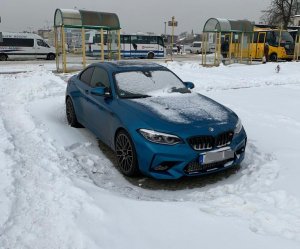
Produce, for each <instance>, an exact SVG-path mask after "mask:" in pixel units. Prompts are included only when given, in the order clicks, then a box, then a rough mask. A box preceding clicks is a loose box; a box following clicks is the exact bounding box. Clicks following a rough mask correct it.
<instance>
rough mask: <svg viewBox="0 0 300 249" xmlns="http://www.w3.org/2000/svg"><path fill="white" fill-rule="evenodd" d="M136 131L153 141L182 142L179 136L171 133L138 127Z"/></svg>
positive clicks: (163, 142) (159, 142) (164, 142)
mask: <svg viewBox="0 0 300 249" xmlns="http://www.w3.org/2000/svg"><path fill="white" fill-rule="evenodd" d="M138 131H139V133H141V134H142V136H143V137H144V138H146V139H147V140H149V141H150V142H153V143H157V144H168V145H174V144H178V143H181V142H182V140H181V139H180V138H179V137H177V136H174V135H171V134H166V133H162V132H158V131H153V130H146V129H139V130H138Z"/></svg>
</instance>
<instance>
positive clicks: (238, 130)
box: [234, 119, 243, 134]
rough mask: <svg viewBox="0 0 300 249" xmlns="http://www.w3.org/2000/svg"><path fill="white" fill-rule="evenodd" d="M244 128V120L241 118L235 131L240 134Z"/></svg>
mask: <svg viewBox="0 0 300 249" xmlns="http://www.w3.org/2000/svg"><path fill="white" fill-rule="evenodd" d="M242 128H243V125H242V121H241V120H240V119H239V120H238V122H237V124H236V126H235V128H234V133H235V134H239V133H240V132H241V130H242Z"/></svg>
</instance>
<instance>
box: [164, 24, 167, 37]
mask: <svg viewBox="0 0 300 249" xmlns="http://www.w3.org/2000/svg"><path fill="white" fill-rule="evenodd" d="M164 23H165V32H164V34H165V36H166V35H167V22H164Z"/></svg>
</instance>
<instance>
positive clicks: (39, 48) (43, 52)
mask: <svg viewBox="0 0 300 249" xmlns="http://www.w3.org/2000/svg"><path fill="white" fill-rule="evenodd" d="M49 49H50V47H49V45H48V44H47V43H45V42H44V41H43V40H42V39H36V47H35V51H36V57H37V58H39V59H46V58H47V55H48V53H49Z"/></svg>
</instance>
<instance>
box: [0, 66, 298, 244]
mask: <svg viewBox="0 0 300 249" xmlns="http://www.w3.org/2000/svg"><path fill="white" fill-rule="evenodd" d="M167 66H168V67H169V68H170V69H172V70H173V71H175V72H176V73H177V74H178V75H179V76H180V77H181V78H182V79H183V80H185V81H192V82H194V83H195V85H196V87H195V90H194V91H196V92H200V93H202V94H205V95H207V96H209V97H211V98H213V99H215V100H217V101H219V102H221V103H222V104H225V105H227V106H228V107H230V108H231V109H233V110H234V111H235V112H236V113H237V114H238V115H239V116H240V117H241V118H242V120H243V124H244V127H245V129H246V131H247V133H248V139H249V142H248V147H247V154H246V158H245V160H244V162H243V163H242V165H241V168H240V169H239V170H238V171H237V172H236V173H235V174H231V175H230V176H229V177H228V178H226V179H222V180H218V181H213V182H211V183H208V184H205V185H203V186H202V187H199V186H198V187H191V188H187V189H182V188H180V187H179V188H178V190H172V191H171V190H169V191H168V190H159V189H156V190H151V189H147V188H143V187H142V185H143V181H144V179H143V178H141V180H140V185H141V186H138V185H137V186H136V185H133V184H131V183H130V182H129V181H128V180H126V178H124V177H123V176H122V175H121V174H120V173H119V172H118V171H117V170H116V168H115V167H114V166H113V163H112V162H111V161H110V160H109V158H107V156H106V153H105V152H104V151H101V150H100V149H99V147H98V142H97V140H96V138H95V136H94V135H93V134H91V133H90V132H89V131H87V130H86V129H74V128H71V127H69V126H68V125H67V122H66V118H65V114H64V112H65V111H64V93H65V88H66V83H65V82H64V81H63V80H62V78H65V77H66V76H63V77H62V76H58V75H55V74H53V73H52V71H51V70H52V69H54V65H53V64H47V65H45V66H43V65H42V62H41V65H30V64H26V65H25V64H24V65H11V64H10V65H4V64H1V65H0V248H3V249H4V248H5V249H6V248H9V249H18V248H20V249H21V248H22V249H23V248H30V249H31V248H34V249H35V248H37V249H40V248H47V249H56V248H60V249H65V248H72V249H77V248H78V249H83V248H86V249H94V248H95V249H96V248H105V249H115V248H120V249H121V248H122V249H124V248H139V249H141V248H143V249H148V248H149V249H153V248H159V249H160V248H161V249H163V248H178V249H182V248H216V249H218V248H224V247H225V248H232V249H235V248H236V249H241V248H243V249H245V248H249V249H253V248H266V247H267V248H272V249H275V248H278V249H282V248H285V249H290V248H297V249H299V248H300V181H299V177H300V164H299V162H300V153H299V149H300V147H299V141H300V110H299V106H300V70H299V69H300V64H299V63H282V64H280V67H281V70H280V72H279V73H276V72H275V67H276V66H277V64H274V63H268V64H265V65H253V66H245V65H232V66H226V67H225V66H220V67H217V68H203V67H200V66H199V65H198V64H197V63H195V62H193V63H192V62H191V63H188V62H180V63H178V62H173V63H169V64H167ZM5 72H10V73H5ZM11 72H19V73H11ZM1 73H2V74H1ZM3 73H5V74H3ZM197 180H199V182H201V181H203V178H199V179H197ZM193 181H194V180H193ZM172 184H173V183H172ZM178 184H180V182H178Z"/></svg>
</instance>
